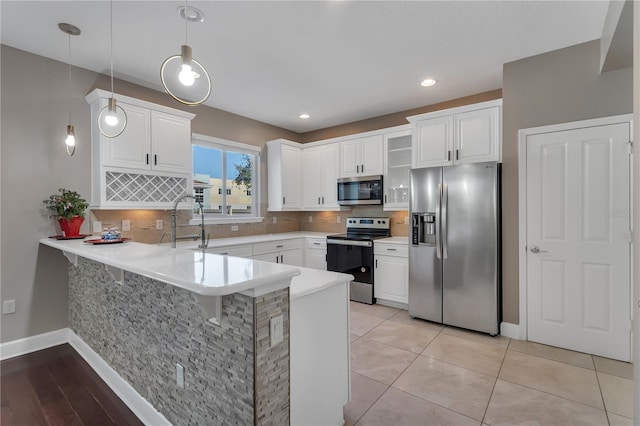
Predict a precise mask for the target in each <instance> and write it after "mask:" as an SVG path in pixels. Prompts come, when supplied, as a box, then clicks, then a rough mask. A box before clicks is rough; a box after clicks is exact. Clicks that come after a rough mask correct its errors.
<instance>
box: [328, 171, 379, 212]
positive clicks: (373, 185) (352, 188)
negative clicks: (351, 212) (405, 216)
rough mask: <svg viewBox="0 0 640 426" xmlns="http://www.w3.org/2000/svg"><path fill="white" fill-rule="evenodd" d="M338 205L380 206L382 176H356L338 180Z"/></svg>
mask: <svg viewBox="0 0 640 426" xmlns="http://www.w3.org/2000/svg"><path fill="white" fill-rule="evenodd" d="M338 204H340V205H341V206H354V205H358V204H382V176H381V175H375V176H356V177H348V178H340V179H338Z"/></svg>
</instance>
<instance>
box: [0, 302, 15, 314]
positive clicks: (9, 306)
mask: <svg viewBox="0 0 640 426" xmlns="http://www.w3.org/2000/svg"><path fill="white" fill-rule="evenodd" d="M15 313H16V300H15V299H11V300H5V301H4V302H2V314H3V315H4V314H15Z"/></svg>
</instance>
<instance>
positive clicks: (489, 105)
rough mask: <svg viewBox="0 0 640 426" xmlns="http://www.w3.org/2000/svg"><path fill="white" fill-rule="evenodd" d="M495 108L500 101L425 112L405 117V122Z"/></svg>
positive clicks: (495, 100) (499, 104) (500, 103)
mask: <svg viewBox="0 0 640 426" xmlns="http://www.w3.org/2000/svg"><path fill="white" fill-rule="evenodd" d="M497 106H499V107H501V106H502V99H494V100H492V101H486V102H478V103H475V104H469V105H462V106H459V107H455V108H447V109H441V110H438V111H432V112H425V113H424V114H418V115H412V116H410V117H407V120H408V121H409V123H415V122H417V121H422V120H425V119H429V118H437V117H443V116H446V115H453V114H459V113H461V112H469V111H475V110H479V109H486V108H492V107H497Z"/></svg>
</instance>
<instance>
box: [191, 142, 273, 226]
mask: <svg viewBox="0 0 640 426" xmlns="http://www.w3.org/2000/svg"><path fill="white" fill-rule="evenodd" d="M192 151H193V187H194V194H195V197H196V199H198V197H201V199H200V200H201V202H202V204H203V206H204V212H205V218H206V219H207V221H209V222H211V223H215V222H255V221H260V220H262V218H260V212H259V205H260V204H259V200H258V196H257V194H259V193H260V191H256V192H253V191H252V190H253V188H258V189H259V188H260V186H259V181H258V177H259V176H260V174H259V170H258V169H259V167H260V149H259V148H258V147H255V146H252V145H246V144H241V143H238V142H232V141H226V140H224V139H219V138H213V137H210V136H204V135H197V134H194V135H193V141H192ZM254 193H255V194H256V196H253V195H252V194H254ZM200 194H201V195H200ZM194 219H195V218H194Z"/></svg>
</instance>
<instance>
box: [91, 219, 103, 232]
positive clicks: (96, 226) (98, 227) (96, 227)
mask: <svg viewBox="0 0 640 426" xmlns="http://www.w3.org/2000/svg"><path fill="white" fill-rule="evenodd" d="M92 232H93V233H96V232H97V233H100V232H102V222H98V221H97V220H96V221H95V222H93V231H92Z"/></svg>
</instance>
